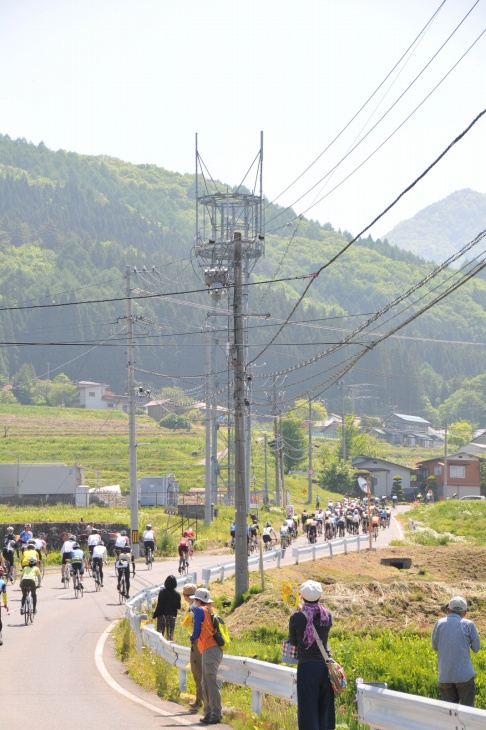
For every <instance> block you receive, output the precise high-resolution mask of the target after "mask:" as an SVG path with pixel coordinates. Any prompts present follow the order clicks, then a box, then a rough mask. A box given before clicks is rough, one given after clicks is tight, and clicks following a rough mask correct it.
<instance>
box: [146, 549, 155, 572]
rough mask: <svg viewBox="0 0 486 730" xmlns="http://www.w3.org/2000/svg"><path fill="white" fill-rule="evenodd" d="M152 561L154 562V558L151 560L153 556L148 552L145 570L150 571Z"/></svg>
mask: <svg viewBox="0 0 486 730" xmlns="http://www.w3.org/2000/svg"><path fill="white" fill-rule="evenodd" d="M153 561H154V558H153V555H152V551H151V550H149V551H148V555H147V569H148V570H152V563H153Z"/></svg>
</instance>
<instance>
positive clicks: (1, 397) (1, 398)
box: [0, 390, 18, 403]
mask: <svg viewBox="0 0 486 730" xmlns="http://www.w3.org/2000/svg"><path fill="white" fill-rule="evenodd" d="M0 403H18V400H17V398H16V397H15V396H14V394H13V393H12V391H11V390H0Z"/></svg>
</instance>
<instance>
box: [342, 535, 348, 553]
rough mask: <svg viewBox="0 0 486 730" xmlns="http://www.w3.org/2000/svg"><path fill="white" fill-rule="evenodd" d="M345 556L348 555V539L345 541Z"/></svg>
mask: <svg viewBox="0 0 486 730" xmlns="http://www.w3.org/2000/svg"><path fill="white" fill-rule="evenodd" d="M343 547H344V554H345V555H347V554H348V541H347V539H346V538H344V539H343Z"/></svg>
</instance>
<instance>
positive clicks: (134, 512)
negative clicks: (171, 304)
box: [125, 266, 140, 558]
mask: <svg viewBox="0 0 486 730" xmlns="http://www.w3.org/2000/svg"><path fill="white" fill-rule="evenodd" d="M125 278H126V300H127V371H128V383H127V387H128V454H129V461H130V533H131V534H130V541H131V544H132V552H133V555H134V557H135V558H138V557H139V554H140V543H139V536H138V487H137V441H136V435H135V414H136V411H135V408H136V404H135V380H134V362H133V317H132V299H131V296H132V290H131V286H130V266H126V267H125Z"/></svg>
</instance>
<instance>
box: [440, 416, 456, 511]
mask: <svg viewBox="0 0 486 730" xmlns="http://www.w3.org/2000/svg"><path fill="white" fill-rule="evenodd" d="M447 435H448V434H447V423H445V424H444V487H443V490H444V499H447V487H448V484H447V476H448V475H447ZM458 491H459V490H458Z"/></svg>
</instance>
